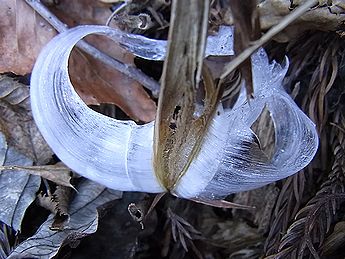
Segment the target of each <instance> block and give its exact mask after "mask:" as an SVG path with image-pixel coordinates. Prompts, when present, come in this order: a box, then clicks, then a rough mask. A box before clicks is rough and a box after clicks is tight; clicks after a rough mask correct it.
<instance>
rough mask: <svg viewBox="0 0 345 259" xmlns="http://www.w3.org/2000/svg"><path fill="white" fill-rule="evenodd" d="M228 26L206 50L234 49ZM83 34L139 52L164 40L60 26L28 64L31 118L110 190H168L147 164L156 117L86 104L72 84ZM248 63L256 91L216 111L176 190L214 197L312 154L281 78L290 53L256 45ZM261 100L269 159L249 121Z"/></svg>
mask: <svg viewBox="0 0 345 259" xmlns="http://www.w3.org/2000/svg"><path fill="white" fill-rule="evenodd" d="M231 31H232V30H231V29H229V28H222V29H221V31H220V32H219V35H218V36H212V37H213V38H212V37H211V38H210V37H209V40H208V45H207V50H206V55H230V54H232V53H233V51H232V40H231V38H232V34H231ZM89 34H101V35H105V36H108V37H109V38H111V39H113V40H114V41H116V42H118V43H120V45H121V46H123V47H124V48H126V49H127V50H129V51H131V52H132V53H133V54H134V55H138V56H140V57H143V58H147V59H155V60H161V59H163V58H164V56H165V48H166V42H165V43H164V41H156V40H150V39H147V38H144V37H142V36H137V35H130V34H124V33H122V32H120V31H118V30H114V29H111V28H109V27H104V26H80V27H76V28H73V29H70V30H68V31H66V32H63V33H61V34H59V35H58V36H56V37H55V38H54V39H53V40H52V41H51V42H50V43H49V44H48V45H47V46H46V47H45V48H44V50H43V51H42V53H41V54H40V55H39V57H38V59H37V62H36V64H35V67H34V70H33V72H32V77H31V105H32V111H33V115H34V119H35V121H36V123H37V126H38V127H39V129H40V131H41V133H42V135H43V137H44V138H45V139H46V141H47V142H48V144H49V145H50V146H51V148H52V149H53V150H54V152H55V153H56V155H57V156H58V157H59V158H60V159H61V160H62V161H63V162H64V163H65V164H66V165H67V166H69V167H70V168H71V169H73V170H74V171H76V172H78V173H79V174H80V175H83V176H85V177H87V178H89V179H91V180H94V181H96V182H98V183H101V184H103V185H105V186H107V187H109V188H112V189H116V190H122V191H141V192H151V193H158V192H166V191H167V190H166V187H165V186H163V184H162V183H160V182H159V181H158V179H157V178H156V176H155V173H154V170H153V166H152V143H153V128H154V122H151V123H148V124H146V125H142V126H140V125H137V124H135V123H134V122H133V121H119V120H116V119H112V118H109V117H106V116H104V115H102V114H99V113H97V112H95V111H93V110H91V109H89V108H88V107H87V106H86V105H85V104H84V103H83V101H82V100H81V99H80V97H79V96H78V95H77V93H76V92H75V91H74V89H73V86H72V84H71V81H70V78H69V74H68V58H69V55H70V53H71V50H72V48H73V47H74V46H75V45H76V44H77V42H78V41H79V40H80V39H82V38H83V37H85V36H87V35H89ZM217 40H220V41H221V42H223V43H222V44H221V45H219V44H217ZM159 42H161V43H159ZM252 63H253V80H254V96H255V98H254V99H253V100H251V102H250V104H248V102H247V100H246V96H245V93H244V91H243V92H242V93H241V94H240V97H239V99H238V101H237V103H236V104H235V106H234V108H233V109H232V110H231V111H225V112H223V113H221V114H218V115H215V116H214V118H213V121H212V123H211V126H210V128H209V130H208V132H207V134H206V136H205V139H204V141H203V144H202V146H201V150H200V152H199V153H198V154H197V156H196V157H195V159H194V160H193V162H192V163H191V164H190V166H189V168H188V170H187V171H186V173H185V174H184V175H183V176H182V178H181V179H180V180H179V182H178V184H177V185H176V187H175V189H174V190H170V191H171V192H172V193H174V194H175V195H176V196H179V197H184V198H194V197H201V198H207V199H219V198H223V197H225V196H226V195H228V194H230V193H234V192H239V191H245V190H250V189H254V188H257V187H260V186H263V185H265V184H268V183H271V182H273V181H276V180H279V179H282V178H285V177H287V176H289V175H292V174H294V173H296V172H297V171H299V170H301V169H302V168H304V167H305V166H306V165H307V164H308V163H309V162H310V161H311V159H312V158H313V156H314V155H315V153H316V151H317V147H318V136H317V133H316V130H315V126H314V124H313V123H312V121H311V120H310V119H309V118H308V117H307V116H306V115H305V114H304V113H303V112H302V111H301V110H300V109H299V108H298V106H297V105H296V104H295V103H294V101H293V100H292V99H291V97H290V96H289V95H288V94H287V93H286V92H285V91H284V89H283V87H282V86H281V82H282V79H283V77H284V76H285V73H286V71H287V68H288V61H287V60H286V62H285V65H284V66H281V65H279V64H277V63H275V62H273V63H271V64H270V63H269V62H268V58H267V55H266V54H265V52H264V50H262V49H261V50H260V51H258V52H257V53H256V54H254V55H253V56H252ZM265 106H266V107H267V108H268V110H269V111H270V114H271V117H272V120H273V122H274V128H275V138H276V139H275V145H276V146H275V152H274V155H273V157H272V159H270V160H268V161H267V160H265V159H263V153H262V151H261V150H260V149H259V148H257V147H256V146H255V145H253V143H254V133H253V132H252V130H251V129H250V127H251V125H252V124H253V123H254V121H255V120H256V119H257V118H258V116H259V115H260V113H261V111H262V110H263V108H264V107H265Z"/></svg>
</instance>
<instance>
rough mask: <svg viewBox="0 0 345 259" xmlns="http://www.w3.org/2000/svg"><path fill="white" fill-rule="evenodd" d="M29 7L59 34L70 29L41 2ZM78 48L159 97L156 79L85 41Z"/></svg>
mask: <svg viewBox="0 0 345 259" xmlns="http://www.w3.org/2000/svg"><path fill="white" fill-rule="evenodd" d="M25 1H26V3H27V4H28V5H30V6H31V7H32V9H34V10H35V11H36V12H37V13H39V14H40V15H41V16H42V17H43V18H44V19H45V20H46V21H47V22H48V23H49V24H50V25H51V26H53V27H54V28H55V29H56V30H57V31H58V32H60V33H61V32H64V31H66V30H67V29H68V27H67V25H66V24H64V23H63V22H61V21H60V20H59V19H58V18H57V17H56V16H55V15H54V14H52V13H51V12H50V11H49V10H48V8H47V7H45V6H44V5H43V4H42V3H41V2H40V1H39V0H25ZM77 46H78V47H79V48H80V49H82V50H83V51H85V52H86V53H88V54H89V55H90V56H92V57H94V58H96V59H97V60H100V61H101V62H103V63H104V64H106V65H108V66H110V67H111V68H114V69H116V70H118V71H119V72H121V73H123V74H125V75H126V76H128V77H130V78H131V79H133V80H135V81H137V82H139V83H140V84H142V85H143V86H144V87H146V88H147V89H148V90H150V91H151V92H152V95H153V96H155V97H157V96H158V93H159V83H158V82H157V81H155V80H154V79H152V78H150V77H149V76H147V75H146V74H144V73H143V72H141V71H140V70H139V69H137V68H135V67H134V66H130V65H128V64H124V63H122V62H121V61H118V60H116V59H114V58H112V57H110V56H108V55H107V54H105V53H103V52H101V51H99V50H98V49H97V48H95V47H94V46H92V45H90V44H88V43H86V42H85V41H80V42H79V43H78V44H77Z"/></svg>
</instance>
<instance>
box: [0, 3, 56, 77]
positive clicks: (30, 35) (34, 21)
mask: <svg viewBox="0 0 345 259" xmlns="http://www.w3.org/2000/svg"><path fill="white" fill-rule="evenodd" d="M0 35H1V37H0V73H4V72H13V73H15V74H18V75H24V74H27V73H30V72H31V70H32V67H33V64H34V62H35V60H36V57H37V56H38V54H39V52H40V51H41V48H42V47H43V46H44V45H45V44H46V43H48V41H49V40H50V39H51V38H52V37H53V36H54V35H56V32H55V30H54V29H53V28H52V27H51V26H50V25H49V24H48V23H47V22H46V21H45V20H44V19H43V18H41V17H40V16H39V15H38V14H36V13H35V12H34V11H33V10H32V9H31V8H30V6H28V5H27V4H26V3H25V1H23V0H2V1H1V4H0Z"/></svg>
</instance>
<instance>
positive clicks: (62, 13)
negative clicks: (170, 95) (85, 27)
mask: <svg viewBox="0 0 345 259" xmlns="http://www.w3.org/2000/svg"><path fill="white" fill-rule="evenodd" d="M50 8H51V11H52V12H53V13H54V14H56V15H57V16H59V17H60V18H61V20H62V21H63V22H65V23H67V24H68V25H69V26H70V27H74V26H76V25H78V24H102V25H104V24H105V22H106V20H107V18H108V16H109V15H110V14H111V11H110V9H109V5H106V4H102V3H99V2H97V1H91V0H87V1H85V0H83V1H82V0H78V1H66V0H61V1H59V4H58V5H55V6H53V7H50ZM0 35H1V36H2V37H0V73H1V72H13V73H15V74H18V75H24V74H27V73H30V72H31V70H32V67H33V64H34V62H35V60H36V58H37V56H38V54H39V52H40V50H41V49H42V47H43V46H44V45H45V44H46V43H47V42H48V41H49V40H50V39H51V38H52V37H53V36H54V35H56V31H55V30H54V29H53V28H52V27H51V26H50V25H49V24H48V23H47V22H46V21H45V20H43V18H41V17H40V16H39V15H38V14H37V13H35V12H34V11H33V10H32V8H31V7H30V6H29V5H27V4H26V3H25V1H22V0H20V1H18V0H17V1H15V0H5V1H3V3H2V4H1V5H0ZM89 41H90V42H91V43H92V44H94V46H95V47H97V48H100V47H101V49H102V51H104V52H106V53H107V54H109V55H111V56H113V57H115V58H117V59H118V60H120V61H122V62H123V63H125V64H128V65H129V66H131V65H132V66H134V63H133V61H134V56H133V55H132V54H130V53H127V52H125V51H124V50H123V49H121V48H120V47H119V46H117V45H116V44H114V42H112V41H109V40H106V39H105V38H99V37H98V38H97V37H93V38H91V39H89ZM70 62H71V67H70V69H71V71H70V72H71V79H72V81H73V82H74V85H75V87H76V90H77V92H78V93H79V94H80V96H81V97H82V99H83V100H84V101H85V103H86V104H94V105H98V104H101V103H111V104H115V105H117V106H119V107H120V108H121V109H122V110H123V111H124V112H125V113H126V114H128V115H129V116H130V117H132V118H133V119H134V120H137V121H143V122H148V121H152V120H153V119H154V117H155V112H156V105H155V103H154V102H153V101H152V100H151V99H150V97H149V95H148V94H147V93H146V92H145V90H144V89H143V87H142V86H141V85H140V84H139V83H138V82H136V81H134V80H132V79H130V78H128V77H127V76H125V75H123V74H122V73H120V72H118V71H115V70H114V69H111V68H108V67H106V66H104V65H103V64H102V63H101V62H100V61H97V60H93V59H91V58H90V57H88V56H87V55H86V54H83V53H82V52H81V51H77V52H76V51H75V53H74V54H73V55H72V57H71V59H70Z"/></svg>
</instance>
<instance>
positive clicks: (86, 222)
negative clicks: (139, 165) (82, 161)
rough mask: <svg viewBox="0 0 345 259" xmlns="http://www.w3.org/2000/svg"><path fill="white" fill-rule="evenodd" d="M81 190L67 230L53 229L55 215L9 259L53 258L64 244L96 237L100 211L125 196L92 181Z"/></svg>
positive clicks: (75, 199)
mask: <svg viewBox="0 0 345 259" xmlns="http://www.w3.org/2000/svg"><path fill="white" fill-rule="evenodd" d="M78 190H79V193H78V195H76V197H75V198H74V199H73V201H72V203H71V205H70V209H69V213H70V220H69V222H68V224H67V225H66V226H65V228H64V230H62V231H53V230H51V229H50V226H51V225H52V223H53V221H54V215H53V214H51V215H50V216H49V218H48V219H47V221H46V222H44V223H43V224H42V225H41V227H40V228H39V229H38V231H37V232H36V234H35V235H33V236H32V237H30V238H28V239H27V240H25V241H24V242H22V243H21V244H19V245H18V246H17V247H16V248H15V249H14V251H13V252H12V253H11V254H10V256H9V257H8V258H12V259H14V258H18V257H20V258H23V257H25V258H52V257H53V256H55V255H56V254H57V252H58V250H59V249H60V248H61V246H62V244H63V243H64V242H74V241H77V240H78V239H80V238H82V237H84V236H87V235H89V234H92V233H94V232H95V231H96V230H97V227H98V218H99V215H98V212H97V208H98V207H100V206H102V205H104V204H105V203H107V202H110V201H112V200H115V199H119V198H120V197H121V192H118V191H112V190H109V189H106V188H105V187H103V186H101V185H98V184H96V183H94V182H91V181H88V180H86V181H84V182H82V183H81V184H80V186H79V187H78Z"/></svg>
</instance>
